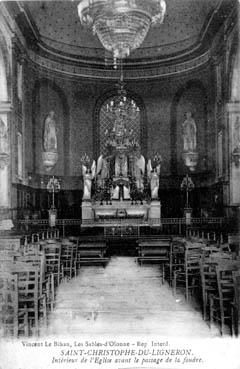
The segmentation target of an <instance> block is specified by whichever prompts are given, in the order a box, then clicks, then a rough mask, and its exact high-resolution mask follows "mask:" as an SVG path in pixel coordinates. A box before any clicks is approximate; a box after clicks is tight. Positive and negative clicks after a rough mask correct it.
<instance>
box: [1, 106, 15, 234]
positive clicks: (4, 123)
mask: <svg viewBox="0 0 240 369" xmlns="http://www.w3.org/2000/svg"><path fill="white" fill-rule="evenodd" d="M11 110H12V107H11V104H10V103H9V102H0V124H1V128H0V231H5V230H10V229H11V228H12V227H13V223H12V220H11V218H12V216H11V172H10V171H11V165H10V163H11V145H10V142H11V139H10V116H11Z"/></svg>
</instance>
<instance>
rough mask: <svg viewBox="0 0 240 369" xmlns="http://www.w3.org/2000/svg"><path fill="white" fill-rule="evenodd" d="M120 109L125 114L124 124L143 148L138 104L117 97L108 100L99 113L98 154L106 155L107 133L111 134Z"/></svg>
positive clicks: (129, 99) (128, 99)
mask: <svg viewBox="0 0 240 369" xmlns="http://www.w3.org/2000/svg"><path fill="white" fill-rule="evenodd" d="M119 109H121V112H122V113H123V117H124V124H125V127H126V129H127V130H128V131H131V132H133V135H134V138H135V139H136V141H137V142H138V143H139V145H140V146H141V109H140V107H139V106H138V104H137V102H136V101H135V100H133V99H131V98H129V97H127V96H124V97H122V96H119V95H115V96H113V97H111V98H107V99H106V100H105V101H104V102H103V104H102V105H101V108H100V111H99V141H98V142H99V147H98V150H99V152H98V154H103V155H105V154H106V149H105V143H106V139H107V134H106V133H107V132H111V130H112V129H113V125H114V122H115V120H116V117H117V114H118V111H119Z"/></svg>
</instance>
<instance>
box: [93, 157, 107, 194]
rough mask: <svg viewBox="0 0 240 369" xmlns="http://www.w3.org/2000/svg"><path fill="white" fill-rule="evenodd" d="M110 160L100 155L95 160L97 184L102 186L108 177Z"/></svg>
mask: <svg viewBox="0 0 240 369" xmlns="http://www.w3.org/2000/svg"><path fill="white" fill-rule="evenodd" d="M109 170H110V162H109V158H104V157H103V155H100V156H99V158H98V161H97V172H96V175H97V176H98V184H99V185H100V186H101V187H103V186H104V184H105V181H106V179H107V178H109Z"/></svg>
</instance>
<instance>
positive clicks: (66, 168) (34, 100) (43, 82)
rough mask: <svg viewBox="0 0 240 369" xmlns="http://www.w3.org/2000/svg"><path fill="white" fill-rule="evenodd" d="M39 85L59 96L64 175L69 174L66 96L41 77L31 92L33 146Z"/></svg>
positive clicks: (68, 133) (34, 162)
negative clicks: (61, 114) (61, 116)
mask: <svg viewBox="0 0 240 369" xmlns="http://www.w3.org/2000/svg"><path fill="white" fill-rule="evenodd" d="M41 87H48V88H50V89H52V90H53V91H54V92H56V93H57V95H58V96H59V98H60V101H61V104H62V108H63V121H64V124H63V137H64V145H63V150H64V151H63V154H64V175H68V174H69V168H70V165H69V147H70V112H69V105H68V103H67V98H66V96H65V94H64V92H63V91H62V89H61V88H60V87H59V86H58V85H57V84H56V83H55V82H54V81H51V80H49V79H46V78H42V79H39V80H37V81H36V83H35V85H34V88H33V93H32V124H33V138H32V140H33V142H32V144H33V147H36V142H37V134H36V119H35V117H36V112H37V105H38V102H37V98H38V96H39V91H40V88H41ZM33 170H34V172H35V171H36V151H35V150H34V152H33Z"/></svg>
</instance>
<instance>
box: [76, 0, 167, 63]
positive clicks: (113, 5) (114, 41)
mask: <svg viewBox="0 0 240 369" xmlns="http://www.w3.org/2000/svg"><path fill="white" fill-rule="evenodd" d="M165 11H166V4H165V0H81V1H80V3H79V5H78V14H79V17H80V21H81V23H82V24H83V25H86V26H90V27H92V29H93V33H94V34H97V36H98V38H99V40H100V42H101V43H102V45H103V46H104V48H105V49H106V50H108V51H110V52H112V53H113V57H114V59H123V58H126V57H127V56H129V54H130V52H131V51H132V50H134V49H137V48H138V47H139V46H140V45H141V44H142V42H143V40H144V39H145V37H146V35H147V33H148V31H149V29H150V27H151V25H155V24H161V23H162V22H163V19H164V15H165Z"/></svg>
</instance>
